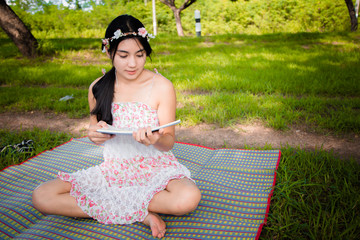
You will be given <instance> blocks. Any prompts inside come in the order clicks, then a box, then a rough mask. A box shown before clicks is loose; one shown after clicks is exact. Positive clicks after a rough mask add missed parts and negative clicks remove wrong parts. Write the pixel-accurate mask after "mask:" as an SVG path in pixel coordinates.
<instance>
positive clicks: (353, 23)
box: [345, 0, 358, 32]
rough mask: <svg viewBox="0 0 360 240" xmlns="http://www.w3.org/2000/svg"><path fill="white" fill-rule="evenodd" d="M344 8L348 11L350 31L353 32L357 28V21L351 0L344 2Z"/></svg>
mask: <svg viewBox="0 0 360 240" xmlns="http://www.w3.org/2000/svg"><path fill="white" fill-rule="evenodd" d="M345 3H346V6H347V8H348V10H349V15H350V21H351V31H352V32H355V31H356V30H357V28H358V21H357V18H356V15H355V8H354V4H353V2H352V0H345Z"/></svg>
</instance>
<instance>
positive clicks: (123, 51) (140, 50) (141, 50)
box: [117, 48, 145, 54]
mask: <svg viewBox="0 0 360 240" xmlns="http://www.w3.org/2000/svg"><path fill="white" fill-rule="evenodd" d="M143 51H145V49H143V48H142V49H139V50H138V51H136V52H135V54H136V53H139V52H143ZM117 52H122V53H129V52H128V51H125V50H121V49H119V50H117Z"/></svg>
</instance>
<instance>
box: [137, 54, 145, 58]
mask: <svg viewBox="0 0 360 240" xmlns="http://www.w3.org/2000/svg"><path fill="white" fill-rule="evenodd" d="M136 56H137V57H139V58H141V57H143V56H144V54H141V55H136Z"/></svg>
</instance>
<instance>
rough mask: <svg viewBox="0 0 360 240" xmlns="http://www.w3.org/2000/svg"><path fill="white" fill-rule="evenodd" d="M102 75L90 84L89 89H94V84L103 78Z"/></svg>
mask: <svg viewBox="0 0 360 240" xmlns="http://www.w3.org/2000/svg"><path fill="white" fill-rule="evenodd" d="M101 78H102V77H99V78H97V79H95V81H93V82H92V83H91V84H90V86H89V90H92V88H93V87H94V85H95V84H96V83H97V82H98V81H99V80H100V79H101Z"/></svg>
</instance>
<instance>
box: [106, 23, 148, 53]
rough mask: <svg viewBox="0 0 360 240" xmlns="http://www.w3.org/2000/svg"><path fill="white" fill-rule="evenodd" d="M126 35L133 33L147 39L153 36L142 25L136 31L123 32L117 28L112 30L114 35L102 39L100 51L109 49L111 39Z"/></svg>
mask: <svg viewBox="0 0 360 240" xmlns="http://www.w3.org/2000/svg"><path fill="white" fill-rule="evenodd" d="M127 35H134V36H140V37H143V38H147V41H150V38H155V37H154V36H153V35H152V34H150V33H148V32H147V31H146V29H145V28H144V27H142V28H139V29H138V32H127V33H123V32H121V30H120V29H118V30H116V31H115V32H114V36H112V37H110V38H104V39H102V43H103V45H104V47H103V49H102V52H106V50H107V49H109V46H110V42H111V41H112V40H113V39H119V38H121V37H123V36H127Z"/></svg>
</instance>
